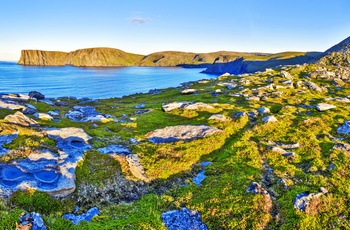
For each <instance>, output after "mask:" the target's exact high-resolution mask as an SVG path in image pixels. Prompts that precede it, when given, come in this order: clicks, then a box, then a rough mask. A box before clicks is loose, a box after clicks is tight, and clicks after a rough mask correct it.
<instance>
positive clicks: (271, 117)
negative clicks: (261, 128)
mask: <svg viewBox="0 0 350 230" xmlns="http://www.w3.org/2000/svg"><path fill="white" fill-rule="evenodd" d="M262 122H265V123H271V122H278V120H277V118H276V117H275V116H267V117H264V118H263V119H262Z"/></svg>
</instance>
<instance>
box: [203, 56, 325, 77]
mask: <svg viewBox="0 0 350 230" xmlns="http://www.w3.org/2000/svg"><path fill="white" fill-rule="evenodd" d="M319 54H320V53H318V52H310V53H301V52H297V53H296V52H284V53H279V54H263V55H256V56H250V57H245V58H243V57H242V58H239V59H237V60H235V61H232V62H228V63H216V64H214V65H211V66H209V67H208V68H207V69H206V70H204V71H203V72H204V73H212V74H223V73H231V74H242V73H254V72H257V71H264V70H265V69H266V68H274V67H276V66H279V65H296V64H304V63H307V62H309V61H311V60H312V59H314V58H315V57H316V56H318V55H319Z"/></svg>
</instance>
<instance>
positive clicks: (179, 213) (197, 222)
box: [162, 208, 208, 230]
mask: <svg viewBox="0 0 350 230" xmlns="http://www.w3.org/2000/svg"><path fill="white" fill-rule="evenodd" d="M162 221H163V223H164V225H165V226H166V227H167V228H168V229H169V230H189V229H191V230H192V229H193V230H208V227H207V226H206V225H205V224H204V223H203V222H202V218H201V217H200V214H199V213H198V212H197V211H194V210H190V209H187V208H182V209H181V210H172V211H168V212H165V213H162Z"/></svg>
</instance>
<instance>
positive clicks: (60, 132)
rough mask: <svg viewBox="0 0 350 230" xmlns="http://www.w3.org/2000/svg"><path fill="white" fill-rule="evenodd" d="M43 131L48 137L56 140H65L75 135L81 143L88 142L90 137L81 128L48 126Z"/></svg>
mask: <svg viewBox="0 0 350 230" xmlns="http://www.w3.org/2000/svg"><path fill="white" fill-rule="evenodd" d="M45 132H46V133H47V135H48V136H49V138H52V139H54V140H57V141H60V140H67V139H69V138H72V137H75V138H77V139H79V140H81V141H82V142H83V143H85V144H88V141H89V140H90V139H91V137H90V136H89V135H87V134H86V133H85V132H84V130H83V129H81V128H73V127H71V128H61V129H57V128H50V129H46V130H45Z"/></svg>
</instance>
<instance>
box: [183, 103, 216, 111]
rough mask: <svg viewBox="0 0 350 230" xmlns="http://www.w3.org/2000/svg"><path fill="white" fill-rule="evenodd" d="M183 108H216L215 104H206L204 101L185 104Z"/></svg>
mask: <svg viewBox="0 0 350 230" xmlns="http://www.w3.org/2000/svg"><path fill="white" fill-rule="evenodd" d="M183 108H184V109H188V110H203V109H206V110H210V109H214V107H213V106H211V105H208V104H205V103H203V102H196V103H193V104H188V105H185V106H184V107H183Z"/></svg>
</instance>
